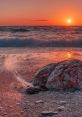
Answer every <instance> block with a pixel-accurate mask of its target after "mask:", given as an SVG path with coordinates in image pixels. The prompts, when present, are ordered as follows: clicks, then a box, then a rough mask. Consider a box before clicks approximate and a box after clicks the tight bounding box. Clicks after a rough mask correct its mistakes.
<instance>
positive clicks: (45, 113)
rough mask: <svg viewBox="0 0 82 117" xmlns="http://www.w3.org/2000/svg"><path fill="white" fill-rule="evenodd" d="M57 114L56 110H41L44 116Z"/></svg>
mask: <svg viewBox="0 0 82 117" xmlns="http://www.w3.org/2000/svg"><path fill="white" fill-rule="evenodd" d="M57 114H58V112H53V111H43V112H41V116H45V117H47V116H53V115H57Z"/></svg>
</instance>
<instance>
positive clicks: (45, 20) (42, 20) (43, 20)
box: [32, 19, 48, 22]
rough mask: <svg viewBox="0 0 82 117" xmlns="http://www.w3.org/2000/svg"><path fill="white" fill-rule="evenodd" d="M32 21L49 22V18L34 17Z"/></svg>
mask: <svg viewBox="0 0 82 117" xmlns="http://www.w3.org/2000/svg"><path fill="white" fill-rule="evenodd" d="M32 21H35V22H37V21H38V22H47V21H48V20H47V19H33V20H32Z"/></svg>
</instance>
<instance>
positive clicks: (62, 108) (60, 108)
mask: <svg viewBox="0 0 82 117" xmlns="http://www.w3.org/2000/svg"><path fill="white" fill-rule="evenodd" d="M64 108H65V107H64V106H60V107H58V109H57V110H58V111H63V110H64Z"/></svg>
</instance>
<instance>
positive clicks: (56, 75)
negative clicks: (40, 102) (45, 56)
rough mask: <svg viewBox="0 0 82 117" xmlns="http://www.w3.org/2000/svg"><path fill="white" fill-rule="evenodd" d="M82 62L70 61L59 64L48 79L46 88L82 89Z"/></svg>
mask: <svg viewBox="0 0 82 117" xmlns="http://www.w3.org/2000/svg"><path fill="white" fill-rule="evenodd" d="M81 76H82V61H80V60H70V61H64V62H61V63H59V64H58V65H57V66H56V67H55V69H54V70H53V71H52V73H51V74H50V76H49V77H48V80H47V84H46V87H47V88H49V89H50V88H54V89H59V90H60V89H64V90H65V89H72V88H73V89H77V88H79V87H82V77H81Z"/></svg>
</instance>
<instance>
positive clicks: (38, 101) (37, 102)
mask: <svg viewBox="0 0 82 117" xmlns="http://www.w3.org/2000/svg"><path fill="white" fill-rule="evenodd" d="M35 103H36V104H39V103H44V101H43V100H37V101H36V102H35Z"/></svg>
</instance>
